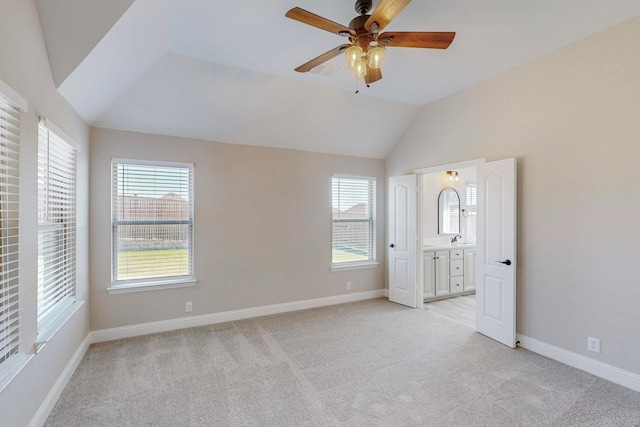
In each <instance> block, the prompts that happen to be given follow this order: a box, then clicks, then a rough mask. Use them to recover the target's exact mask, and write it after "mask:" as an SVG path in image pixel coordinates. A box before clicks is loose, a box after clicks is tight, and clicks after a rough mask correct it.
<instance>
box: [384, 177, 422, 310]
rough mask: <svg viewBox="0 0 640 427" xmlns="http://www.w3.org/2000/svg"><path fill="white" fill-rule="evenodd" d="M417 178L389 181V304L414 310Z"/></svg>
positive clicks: (415, 305)
mask: <svg viewBox="0 0 640 427" xmlns="http://www.w3.org/2000/svg"><path fill="white" fill-rule="evenodd" d="M416 182H417V179H416V176H415V175H405V176H397V177H391V178H389V191H388V193H387V194H388V203H389V205H388V208H389V210H388V211H389V230H388V232H389V240H388V243H389V247H388V257H387V259H388V261H389V262H388V265H389V301H392V302H396V303H398V304H402V305H406V306H409V307H413V308H416V307H417V306H418V292H419V290H418V286H417V283H416V282H417V271H416V263H417V259H418V256H417V255H418V249H417V231H418V230H417V204H416V203H417V185H416Z"/></svg>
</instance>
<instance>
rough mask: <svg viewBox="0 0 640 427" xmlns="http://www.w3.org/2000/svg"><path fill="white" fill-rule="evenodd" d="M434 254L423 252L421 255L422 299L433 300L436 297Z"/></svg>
mask: <svg viewBox="0 0 640 427" xmlns="http://www.w3.org/2000/svg"><path fill="white" fill-rule="evenodd" d="M435 262H436V253H435V252H433V251H425V252H423V253H422V274H423V277H424V291H423V297H424V298H425V299H427V298H433V297H435V296H436V282H435V280H436V270H435V268H436V264H435Z"/></svg>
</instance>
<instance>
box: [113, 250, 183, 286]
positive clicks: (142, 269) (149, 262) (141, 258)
mask: <svg viewBox="0 0 640 427" xmlns="http://www.w3.org/2000/svg"><path fill="white" fill-rule="evenodd" d="M188 274H189V250H188V249H160V250H149V251H127V252H118V280H130V279H143V278H147V277H165V276H166V277H171V276H186V275H188Z"/></svg>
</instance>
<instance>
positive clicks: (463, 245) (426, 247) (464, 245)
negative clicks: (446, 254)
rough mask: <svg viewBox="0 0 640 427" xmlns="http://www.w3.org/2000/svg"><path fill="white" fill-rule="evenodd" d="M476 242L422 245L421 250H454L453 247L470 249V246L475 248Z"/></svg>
mask: <svg viewBox="0 0 640 427" xmlns="http://www.w3.org/2000/svg"><path fill="white" fill-rule="evenodd" d="M475 247H476V244H475V243H457V244H455V245H452V244H451V243H449V244H446V245H424V246H422V251H423V252H429V251H450V250H455V249H471V248H475Z"/></svg>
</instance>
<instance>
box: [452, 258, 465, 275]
mask: <svg viewBox="0 0 640 427" xmlns="http://www.w3.org/2000/svg"><path fill="white" fill-rule="evenodd" d="M463 265H464V260H461V259H453V260H451V262H450V263H449V276H462V272H463V271H464V270H463Z"/></svg>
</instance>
